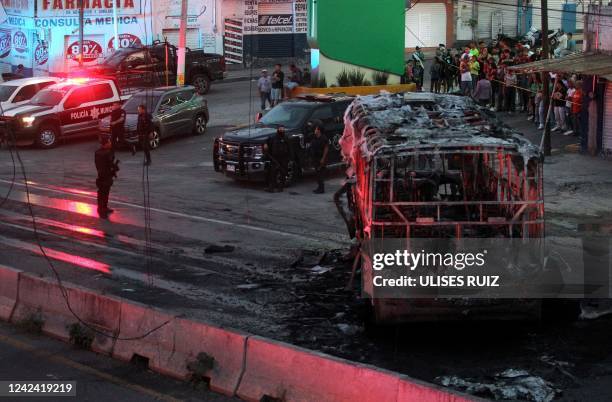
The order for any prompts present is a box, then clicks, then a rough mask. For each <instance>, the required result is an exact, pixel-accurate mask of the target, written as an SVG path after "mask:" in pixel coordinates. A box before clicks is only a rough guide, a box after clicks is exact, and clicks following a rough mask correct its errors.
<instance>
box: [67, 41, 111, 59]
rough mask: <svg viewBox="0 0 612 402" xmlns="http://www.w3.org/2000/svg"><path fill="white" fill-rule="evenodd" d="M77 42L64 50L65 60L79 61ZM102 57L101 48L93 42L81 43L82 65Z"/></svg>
mask: <svg viewBox="0 0 612 402" xmlns="http://www.w3.org/2000/svg"><path fill="white" fill-rule="evenodd" d="M79 51H80V46H79V41H75V42H72V43H71V44H70V45H69V46H68V48H67V49H66V59H68V60H75V61H78V60H79ZM101 55H102V46H101V45H100V44H99V43H98V42H96V41H93V40H89V39H86V40H84V41H83V63H90V62H92V61H95V60H96V59H98V58H99V57H101Z"/></svg>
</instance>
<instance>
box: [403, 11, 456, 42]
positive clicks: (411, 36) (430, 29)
mask: <svg viewBox="0 0 612 402" xmlns="http://www.w3.org/2000/svg"><path fill="white" fill-rule="evenodd" d="M406 26H407V27H408V28H410V30H409V29H408V28H406V35H405V46H406V47H415V46H421V47H438V44H440V43H446V5H445V4H444V3H417V4H415V5H414V6H413V7H412V8H411V9H410V10H408V12H406Z"/></svg>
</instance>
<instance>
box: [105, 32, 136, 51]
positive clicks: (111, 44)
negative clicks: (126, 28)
mask: <svg viewBox="0 0 612 402" xmlns="http://www.w3.org/2000/svg"><path fill="white" fill-rule="evenodd" d="M141 45H142V42H141V41H140V38H139V37H138V36H136V35H132V34H129V33H122V34H119V49H123V48H125V47H137V46H141ZM114 48H115V37H114V36H113V37H112V38H110V40H109V41H108V50H114Z"/></svg>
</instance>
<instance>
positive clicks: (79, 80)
mask: <svg viewBox="0 0 612 402" xmlns="http://www.w3.org/2000/svg"><path fill="white" fill-rule="evenodd" d="M66 82H67V83H70V84H74V85H82V84H85V83H87V82H89V78H86V77H78V78H68V79H67V80H66Z"/></svg>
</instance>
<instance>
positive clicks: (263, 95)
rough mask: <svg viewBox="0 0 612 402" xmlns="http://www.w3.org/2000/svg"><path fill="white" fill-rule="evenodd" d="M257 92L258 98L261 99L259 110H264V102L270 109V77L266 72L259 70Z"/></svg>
mask: <svg viewBox="0 0 612 402" xmlns="http://www.w3.org/2000/svg"><path fill="white" fill-rule="evenodd" d="M257 90H258V91H259V98H260V99H261V110H262V111H264V110H266V102H268V105H269V106H270V107H272V98H271V94H270V93H271V92H272V81H270V76H269V75H268V70H266V69H263V70H261V77H259V80H257Z"/></svg>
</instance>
